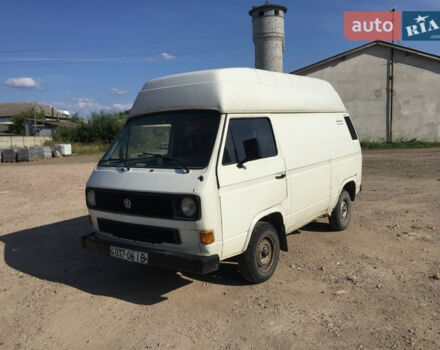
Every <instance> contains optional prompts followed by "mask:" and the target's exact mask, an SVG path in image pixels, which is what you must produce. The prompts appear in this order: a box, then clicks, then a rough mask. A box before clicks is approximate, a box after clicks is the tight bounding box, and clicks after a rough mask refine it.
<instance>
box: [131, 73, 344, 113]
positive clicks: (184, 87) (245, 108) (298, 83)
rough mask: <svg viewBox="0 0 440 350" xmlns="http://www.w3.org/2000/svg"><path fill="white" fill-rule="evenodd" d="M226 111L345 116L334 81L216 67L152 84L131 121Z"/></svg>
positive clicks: (140, 96) (139, 99)
mask: <svg viewBox="0 0 440 350" xmlns="http://www.w3.org/2000/svg"><path fill="white" fill-rule="evenodd" d="M196 109H198V110H203V109H204V110H208V109H210V110H217V111H219V112H221V113H289V112H290V113H292V112H345V111H346V109H345V106H344V104H343V103H342V101H341V99H340V97H339V95H338V93H337V92H336V91H335V90H334V89H333V87H332V86H331V85H330V83H328V82H326V81H323V80H320V79H314V78H308V77H302V76H296V75H291V74H284V73H277V72H269V71H265V70H259V69H252V68H226V69H214V70H205V71H198V72H190V73H184V74H176V75H170V76H166V77H162V78H158V79H154V80H150V81H149V82H147V83H146V84H145V85H144V87H143V88H142V90H141V91H140V92H139V94H138V96H137V98H136V101H135V102H134V105H133V108H132V109H131V111H130V115H129V116H130V117H133V116H138V115H142V114H147V113H153V112H161V111H172V110H196Z"/></svg>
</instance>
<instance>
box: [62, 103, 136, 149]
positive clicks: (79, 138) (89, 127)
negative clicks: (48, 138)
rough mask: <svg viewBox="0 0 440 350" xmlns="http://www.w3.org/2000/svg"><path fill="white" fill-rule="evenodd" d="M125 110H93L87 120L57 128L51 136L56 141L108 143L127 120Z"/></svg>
mask: <svg viewBox="0 0 440 350" xmlns="http://www.w3.org/2000/svg"><path fill="white" fill-rule="evenodd" d="M127 115H128V113H127V112H124V113H117V112H106V111H101V112H99V113H97V112H94V113H92V114H91V117H90V119H89V120H82V119H81V120H79V121H78V126H76V127H73V128H72V127H69V128H67V127H64V128H58V130H57V132H56V133H55V135H54V136H53V139H54V141H56V142H67V143H74V142H80V143H104V144H109V143H110V142H112V141H113V139H114V138H115V136H116V135H117V134H118V133H119V131H121V129H122V127H123V126H124V124H125V122H126V120H127Z"/></svg>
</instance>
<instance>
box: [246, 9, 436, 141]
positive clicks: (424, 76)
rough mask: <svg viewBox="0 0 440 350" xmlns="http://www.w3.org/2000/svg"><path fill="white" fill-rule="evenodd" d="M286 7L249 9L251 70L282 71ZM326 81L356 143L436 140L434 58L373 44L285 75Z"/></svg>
mask: <svg viewBox="0 0 440 350" xmlns="http://www.w3.org/2000/svg"><path fill="white" fill-rule="evenodd" d="M286 12H287V8H286V7H284V6H281V5H275V4H271V3H269V2H268V1H266V3H265V4H264V5H262V6H254V7H252V9H251V10H250V11H249V15H250V16H251V17H252V34H253V41H254V44H255V67H256V68H259V69H266V70H271V71H277V72H282V71H283V53H284V48H285V40H284V20H285V14H286ZM291 73H292V74H298V75H304V76H309V77H315V78H320V79H324V80H327V81H328V82H330V83H331V84H332V85H333V86H334V88H335V89H336V91H337V92H338V93H339V95H340V96H341V98H342V101H343V102H344V104H345V106H346V107H347V109H348V111H349V113H350V115H351V117H352V119H353V121H354V123H355V125H356V128H357V131H358V133H359V135H360V138H361V140H362V141H373V142H380V141H388V142H392V141H409V140H414V139H416V140H420V141H433V142H435V141H436V142H439V141H440V99H439V96H440V56H437V55H434V54H430V53H427V52H422V51H418V50H414V49H411V48H408V47H404V46H401V45H396V44H393V43H388V42H383V41H375V42H371V43H368V44H366V45H363V46H360V47H357V48H354V49H352V50H349V51H346V52H342V53H340V54H337V55H335V56H332V57H330V58H327V59H325V60H322V61H319V62H317V63H314V64H311V65H309V66H306V67H304V68H301V69H298V70H295V71H293V72H291Z"/></svg>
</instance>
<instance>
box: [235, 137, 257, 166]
mask: <svg viewBox="0 0 440 350" xmlns="http://www.w3.org/2000/svg"><path fill="white" fill-rule="evenodd" d="M243 148H244V153H245V158H244V159H243V160H242V161H240V162H239V163H238V164H237V167H239V168H242V167H243V164H244V163H246V162H249V161H251V160H255V159H258V158H260V150H259V149H258V141H257V139H256V138H253V139H248V140H244V141H243Z"/></svg>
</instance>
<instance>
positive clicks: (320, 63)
mask: <svg viewBox="0 0 440 350" xmlns="http://www.w3.org/2000/svg"><path fill="white" fill-rule="evenodd" d="M373 46H382V47H386V48H392V49H395V50H399V51H402V52H406V53H409V54H413V55H417V56H422V57H426V58H429V59H433V60H436V61H440V56H438V55H434V54H432V53H429V52H425V51H419V50H416V49H412V48H410V47H406V46H402V45H397V44H394V43H389V42H386V41H372V42H370V43H368V44H365V45H362V46H358V47H355V48H354V49H351V50H348V51H344V52H341V53H339V54H337V55H335V56H331V57H329V58H326V59H325V60H322V61H318V62H316V63H313V64H310V65H308V66H305V67H303V68H300V69H297V70H294V71H293V72H291V74H302V73H304V72H306V71H308V70H311V69H314V68H317V67H320V66H323V65H326V64H328V63H329V62H332V61H336V60H338V59H342V58H344V57H346V56H348V55H352V54H354V53H357V52H360V51H363V50H366V49H368V48H370V47H373Z"/></svg>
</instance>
